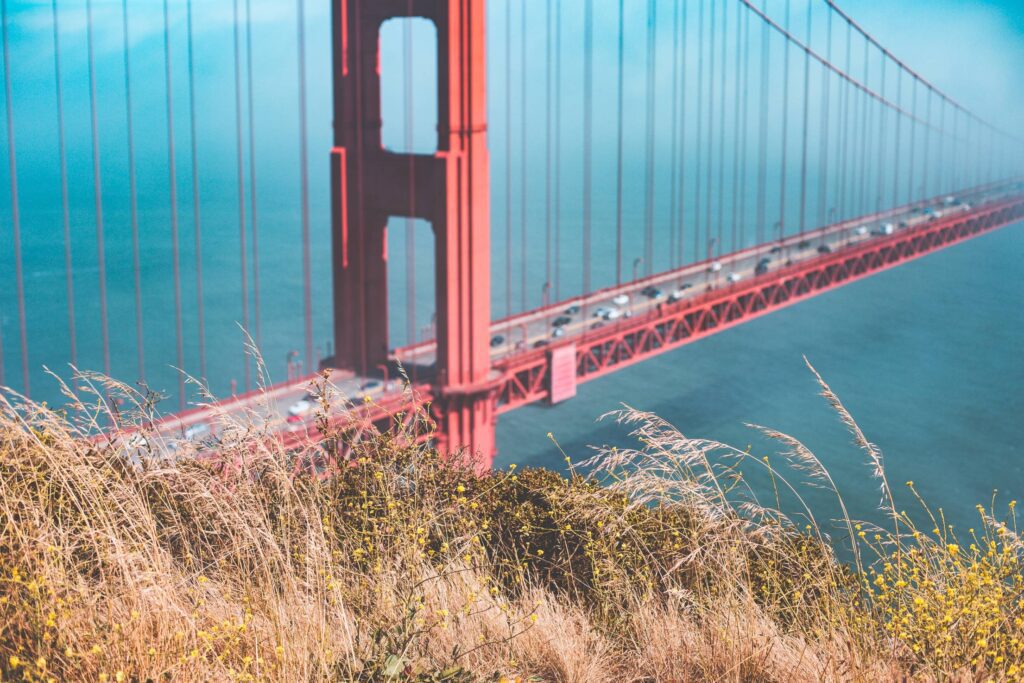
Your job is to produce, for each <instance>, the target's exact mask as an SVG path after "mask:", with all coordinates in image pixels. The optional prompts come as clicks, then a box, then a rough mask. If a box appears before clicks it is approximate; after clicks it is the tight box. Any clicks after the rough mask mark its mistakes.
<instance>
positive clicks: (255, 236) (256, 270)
mask: <svg viewBox="0 0 1024 683" xmlns="http://www.w3.org/2000/svg"><path fill="white" fill-rule="evenodd" d="M245 73H246V82H247V85H246V93H247V97H248V104H249V213H250V221H251V222H252V297H253V298H252V303H253V317H254V318H255V327H256V347H257V348H260V347H261V346H262V335H261V334H260V317H261V316H260V231H259V223H258V220H257V213H256V125H255V117H256V112H255V108H254V107H253V94H252V7H251V0H245Z"/></svg>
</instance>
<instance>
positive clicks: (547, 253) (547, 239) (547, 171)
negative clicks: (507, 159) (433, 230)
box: [542, 0, 554, 306]
mask: <svg viewBox="0 0 1024 683" xmlns="http://www.w3.org/2000/svg"><path fill="white" fill-rule="evenodd" d="M553 1H554V0H547V7H546V10H547V12H546V26H545V28H546V39H545V41H544V294H545V300H544V301H543V302H542V303H543V304H544V305H545V306H546V305H547V304H548V303H550V300H549V299H550V296H551V3H552V2H553Z"/></svg>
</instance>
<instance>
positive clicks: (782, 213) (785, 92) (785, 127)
mask: <svg viewBox="0 0 1024 683" xmlns="http://www.w3.org/2000/svg"><path fill="white" fill-rule="evenodd" d="M790 5H791V3H790V0H786V24H785V27H786V34H787V35H788V34H789V13H790ZM789 43H790V41H788V40H787V41H785V42H784V43H783V44H782V50H783V51H782V155H781V156H782V159H781V162H780V170H779V223H778V225H779V243H780V244H781V243H782V239H783V236H784V235H785V234H786V177H787V176H788V175H789V174H788V173H787V172H786V171H787V169H786V158H787V156H788V152H789V145H788V144H787V143H788V138H789Z"/></svg>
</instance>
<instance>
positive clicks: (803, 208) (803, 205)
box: [800, 3, 813, 238]
mask: <svg viewBox="0 0 1024 683" xmlns="http://www.w3.org/2000/svg"><path fill="white" fill-rule="evenodd" d="M812 8H813V5H811V3H807V44H808V45H810V44H811V9H812ZM810 99H811V56H810V55H809V54H807V53H806V52H804V107H803V122H804V125H803V129H804V130H803V139H802V140H801V142H800V237H801V238H803V236H804V232H805V231H806V230H807V130H808V128H810Z"/></svg>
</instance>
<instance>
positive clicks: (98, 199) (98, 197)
mask: <svg viewBox="0 0 1024 683" xmlns="http://www.w3.org/2000/svg"><path fill="white" fill-rule="evenodd" d="M85 15H86V22H85V37H86V44H87V47H88V53H89V117H90V120H91V122H92V192H93V199H94V203H95V206H96V260H97V265H98V268H99V299H100V331H101V334H102V337H103V373H104V374H105V375H107V376H108V377H109V376H110V327H109V324H108V319H107V260H106V248H105V246H104V243H103V178H102V175H101V170H100V140H99V137H100V131H99V119H98V117H97V115H96V62H95V57H94V47H93V22H92V0H85Z"/></svg>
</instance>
